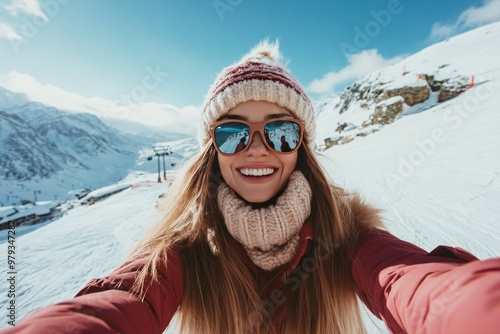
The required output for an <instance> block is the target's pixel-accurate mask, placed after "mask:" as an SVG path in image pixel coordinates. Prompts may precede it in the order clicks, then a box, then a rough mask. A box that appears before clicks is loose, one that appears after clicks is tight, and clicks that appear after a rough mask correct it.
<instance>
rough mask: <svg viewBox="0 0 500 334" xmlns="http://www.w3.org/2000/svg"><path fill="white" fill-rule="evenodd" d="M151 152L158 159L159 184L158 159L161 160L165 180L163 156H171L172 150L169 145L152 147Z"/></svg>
mask: <svg viewBox="0 0 500 334" xmlns="http://www.w3.org/2000/svg"><path fill="white" fill-rule="evenodd" d="M153 151H154V152H155V156H156V157H158V183H161V174H160V157H162V158H163V179H164V180H167V170H166V167H165V156H166V155H170V154H172V150H171V149H170V146H169V145H155V146H153Z"/></svg>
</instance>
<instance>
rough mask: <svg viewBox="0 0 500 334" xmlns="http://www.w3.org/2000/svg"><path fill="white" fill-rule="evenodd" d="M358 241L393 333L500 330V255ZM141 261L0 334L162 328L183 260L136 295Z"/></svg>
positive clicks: (304, 245)
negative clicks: (142, 296)
mask: <svg viewBox="0 0 500 334" xmlns="http://www.w3.org/2000/svg"><path fill="white" fill-rule="evenodd" d="M312 235H313V233H312V227H311V225H310V224H308V223H306V224H305V225H304V228H303V230H302V231H301V244H300V249H299V252H298V254H297V255H296V257H295V258H294V260H293V261H292V264H291V266H290V267H289V268H288V273H290V272H291V271H292V270H294V269H295V267H296V266H297V265H298V264H299V261H300V259H301V258H302V257H303V256H304V255H305V254H306V253H307V252H308V251H309V250H310V248H311V244H310V243H309V242H310V240H311V239H312ZM360 241H361V243H360V248H359V250H358V252H357V253H356V254H355V256H354V259H353V267H352V274H353V277H354V279H355V281H356V283H357V286H358V288H359V296H360V298H361V299H362V301H363V302H364V303H365V304H366V305H367V306H368V308H369V309H370V310H371V311H372V312H373V313H374V314H375V315H376V316H378V317H380V318H381V319H382V320H383V321H384V322H385V323H386V325H387V327H388V328H389V329H390V330H391V332H392V333H454V334H459V333H482V334H485V333H498V332H499V328H500V317H499V315H500V259H491V260H486V261H479V260H477V259H476V258H475V257H474V256H473V255H471V254H470V253H468V252H466V251H464V250H461V249H459V248H451V247H444V246H440V247H438V248H436V249H435V250H434V251H432V252H430V253H427V252H426V251H424V250H422V249H421V248H418V247H416V246H414V245H412V244H409V243H407V242H405V241H402V240H400V239H398V238H396V237H394V236H393V235H391V234H390V233H388V232H385V231H380V230H375V231H372V232H369V233H367V234H365V235H364V236H362V237H361V240H360ZM237 251H239V252H241V249H237ZM245 262H246V263H247V265H251V263H250V262H249V261H245ZM143 264H144V259H142V258H132V259H131V260H130V261H128V262H127V263H125V264H123V265H122V266H121V267H120V268H118V269H117V270H115V271H114V272H112V273H111V274H110V275H109V276H108V277H105V278H100V279H94V280H92V281H91V282H89V283H88V284H87V285H86V287H85V288H84V289H83V290H82V291H80V292H79V293H78V295H77V296H76V297H75V298H74V299H71V300H68V301H65V302H62V303H58V304H55V305H52V306H49V307H46V308H43V309H41V310H39V311H36V312H34V313H33V314H31V315H30V316H28V317H26V318H25V319H23V320H22V321H21V322H20V323H19V324H18V325H16V326H15V327H12V328H8V329H4V330H0V334H8V333H27V334H28V333H29V334H33V333H93V334H99V333H162V332H163V331H164V329H165V328H166V327H167V326H168V324H169V322H170V320H171V318H172V316H173V315H174V313H175V312H176V310H177V308H178V307H179V305H180V303H181V300H182V284H183V283H182V263H181V259H180V257H179V255H177V254H176V253H170V254H169V255H168V268H167V267H166V266H163V267H161V268H160V269H159V279H158V282H154V283H152V285H151V287H150V289H149V290H148V292H147V295H146V298H145V300H144V301H140V300H139V299H138V298H137V297H136V296H134V295H132V294H131V293H129V292H128V291H129V290H130V288H131V286H132V284H133V282H134V279H135V277H136V273H137V271H138V269H139V268H140V267H141V266H142V265H143ZM254 269H255V268H254ZM297 269H298V270H300V267H299V268H297ZM254 272H258V270H257V269H255V271H254ZM122 280H123V281H122ZM120 281H122V284H121V285H120V286H117V283H118V282H120ZM279 285H280V283H279V282H273V286H279Z"/></svg>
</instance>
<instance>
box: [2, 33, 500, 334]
mask: <svg viewBox="0 0 500 334" xmlns="http://www.w3.org/2000/svg"><path fill="white" fill-rule="evenodd" d="M499 35H500V25H499V24H494V25H490V26H487V27H483V28H480V29H477V30H475V31H472V32H469V33H468V34H464V35H462V36H457V37H455V38H453V39H450V40H449V41H446V42H443V43H440V44H438V45H435V46H433V47H430V48H428V49H426V50H424V51H422V52H425V53H426V55H425V57H426V58H427V61H425V59H424V58H423V57H424V56H422V55H421V53H419V54H417V55H415V56H412V57H409V58H408V59H407V65H406V66H407V70H408V68H410V67H411V66H410V65H411V64H420V65H422V64H427V63H430V62H433V61H435V62H436V63H442V62H443V61H445V60H446V63H449V64H454V65H453V66H456V68H457V69H460V71H462V72H463V73H465V72H467V73H476V75H477V76H478V77H479V79H478V80H477V82H478V83H479V84H477V85H476V86H475V87H474V88H472V89H469V90H468V91H466V92H465V93H463V94H461V95H460V96H458V97H457V98H455V99H452V100H449V101H447V102H444V103H442V104H439V105H436V106H434V107H432V108H430V109H428V110H425V111H423V112H418V113H411V114H407V115H405V116H404V117H401V118H400V119H399V120H397V121H396V122H394V123H393V124H390V125H386V126H384V127H383V128H382V129H381V130H380V131H378V132H376V133H373V134H371V135H369V136H367V137H365V138H358V139H356V140H355V141H353V142H351V143H348V144H346V145H342V146H334V147H333V148H331V149H329V150H327V151H325V152H324V156H323V157H322V158H321V161H322V164H323V166H324V167H325V169H326V170H327V171H328V174H329V175H330V177H331V178H332V180H334V181H335V182H336V183H338V184H340V185H342V186H344V187H346V188H347V189H350V190H356V191H359V192H361V194H362V195H363V196H364V197H365V198H366V199H367V200H368V201H369V202H371V203H373V204H375V205H376V206H378V207H380V208H381V209H382V210H384V218H385V222H386V224H387V227H388V228H389V230H390V231H391V232H392V233H394V234H395V235H397V236H398V237H400V238H403V239H405V240H408V241H410V242H413V243H415V244H417V245H418V246H421V247H423V248H424V249H426V250H429V251H430V250H432V249H433V248H435V247H436V246H437V245H439V244H447V245H451V246H460V247H463V248H466V249H468V250H470V251H472V252H473V253H475V254H476V255H477V256H478V257H480V258H483V259H484V258H488V257H493V256H500V228H499V223H500V206H499V205H498V203H500V176H499V175H500V144H499V143H500V131H498V126H499V125H500V113H499V112H498V106H499V105H500V77H499V75H498V74H499V73H498V68H499V65H498V62H497V61H495V59H498V58H499V56H500V46H498V43H492V40H491V39H490V37H492V36H493V37H495V36H496V37H495V38H498V37H499ZM497 40H499V39H497ZM454 41H461V42H460V44H462V46H461V47H460V48H458V47H457V48H455V49H453V45H455V46H456V45H458V44H453V42H454ZM467 43H470V45H471V48H472V49H474V52H475V57H474V58H471V56H470V54H469V53H468V51H467V49H465V46H463V45H466V44H467ZM483 50H484V52H483ZM443 52H446V53H447V54H448V56H447V57H446V59H443V58H441V60H439V58H440V57H443V56H442V54H443ZM419 57H420V58H419ZM416 59H420V60H418V61H417V60H416ZM472 60H474V62H473V61H472ZM467 64H469V65H470V67H467ZM420 65H419V66H420ZM401 66H403V64H401ZM415 66H416V65H415ZM422 66H423V65H422ZM450 66H451V65H450ZM401 68H402V67H401ZM401 68H395V69H393V70H394V71H395V72H398V71H399V70H400V69H401ZM387 71H389V72H390V69H387ZM389 72H387V73H386V74H384V75H387V76H389V75H390V73H389ZM380 73H385V72H384V71H382V72H380ZM481 73H482V74H481ZM394 75H396V74H394ZM318 126H319V127H321V126H322V124H318ZM141 177H143V178H147V179H148V180H151V181H153V182H152V183H150V184H149V186H144V187H138V188H130V189H127V190H125V191H123V192H121V193H119V194H117V195H114V196H112V197H110V198H108V199H106V200H104V201H102V202H97V203H96V204H95V205H93V206H89V207H80V208H76V209H73V210H71V211H69V212H68V214H67V215H66V216H65V217H63V218H61V219H59V220H58V221H55V222H53V223H50V224H47V225H45V226H43V227H40V228H37V229H35V230H33V231H31V232H29V233H28V232H27V231H26V232H25V234H24V235H22V236H20V237H18V238H17V239H16V243H17V257H18V267H17V270H18V286H17V289H18V296H17V298H18V299H17V302H18V305H19V309H18V319H19V318H22V317H24V316H26V315H27V314H29V313H30V312H32V311H33V310H35V309H37V308H39V307H41V306H43V305H48V304H50V303H53V302H56V301H60V300H63V299H65V298H70V297H72V296H73V295H74V294H75V293H76V292H77V291H78V290H79V289H81V287H82V286H83V285H84V284H85V282H87V281H88V280H89V279H91V278H94V277H99V276H104V275H107V274H108V273H109V272H110V271H111V270H112V269H114V268H115V267H116V266H117V265H119V264H120V263H121V261H123V260H124V259H125V257H126V255H127V253H128V252H129V250H130V249H131V247H132V245H133V244H134V242H135V241H136V240H137V239H138V238H139V236H140V235H141V234H142V233H143V231H144V230H145V229H146V228H147V227H148V226H149V225H150V224H151V223H153V222H154V217H155V214H156V211H155V203H156V201H157V199H158V196H159V195H160V194H161V193H162V192H163V191H165V189H166V188H165V187H166V185H165V183H162V184H156V183H155V182H154V180H156V174H151V175H144V176H141ZM141 180H142V179H140V178H139V179H138V180H137V182H140V181H141ZM0 251H1V252H3V254H6V244H5V242H0ZM4 284H5V282H4V283H2V285H1V288H0V294H1V295H3V296H5V295H6V286H5V285H4ZM5 303H6V301H4V300H3V299H2V301H1V302H0V308H1V309H4V310H5V307H6V304H5ZM371 319H372V318H370V319H367V324H368V327H369V333H380V332H381V333H386V332H387V331H386V330H385V329H383V325H381V324H380V322H375V323H372V322H371V321H372V320H371ZM5 325H6V322H2V323H1V324H0V326H2V327H3V326H5ZM378 326H380V327H381V329H380V330H379V329H378V328H377V327H378Z"/></svg>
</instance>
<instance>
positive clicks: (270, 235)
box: [217, 171, 312, 271]
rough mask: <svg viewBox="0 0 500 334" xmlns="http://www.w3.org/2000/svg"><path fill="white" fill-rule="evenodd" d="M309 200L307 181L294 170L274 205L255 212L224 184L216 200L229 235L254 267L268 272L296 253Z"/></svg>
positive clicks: (309, 192)
mask: <svg viewBox="0 0 500 334" xmlns="http://www.w3.org/2000/svg"><path fill="white" fill-rule="evenodd" d="M311 198H312V191H311V187H310V186H309V182H307V180H306V178H305V177H304V175H303V174H302V173H301V172H300V171H295V172H293V173H292V174H291V175H290V179H289V181H288V185H287V188H286V189H285V190H284V192H283V193H282V194H281V195H280V197H278V199H277V201H276V204H275V205H270V206H268V207H265V208H259V209H254V208H252V207H251V205H249V204H248V203H247V202H245V201H244V200H242V199H241V198H240V197H238V196H237V195H236V193H235V192H234V191H233V190H232V189H231V188H230V187H229V186H228V185H226V184H225V183H223V184H221V185H220V186H219V191H218V197H217V200H218V204H219V208H220V210H221V212H222V214H223V215H224V220H225V223H226V226H227V229H228V231H229V233H230V234H231V236H232V237H233V238H235V239H236V240H237V241H238V242H240V243H241V244H242V245H243V248H244V249H245V251H246V252H247V254H248V257H249V258H250V259H251V260H252V262H253V263H254V264H255V265H256V266H258V267H259V268H262V269H264V270H267V271H269V270H272V269H274V268H277V267H279V266H281V265H283V264H285V263H288V262H290V261H291V260H292V258H293V256H294V255H295V253H296V252H297V248H298V245H299V241H300V235H299V233H300V230H301V228H302V225H303V224H304V222H305V221H306V219H307V217H309V215H310V213H311Z"/></svg>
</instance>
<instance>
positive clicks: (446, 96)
mask: <svg viewBox="0 0 500 334" xmlns="http://www.w3.org/2000/svg"><path fill="white" fill-rule="evenodd" d="M468 84H469V80H468V78H466V77H454V78H451V79H448V80H444V81H443V82H441V88H440V89H439V95H438V102H444V101H447V100H450V99H452V98H454V97H456V96H458V95H460V94H461V93H463V92H465V91H466V90H467V86H468Z"/></svg>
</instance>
